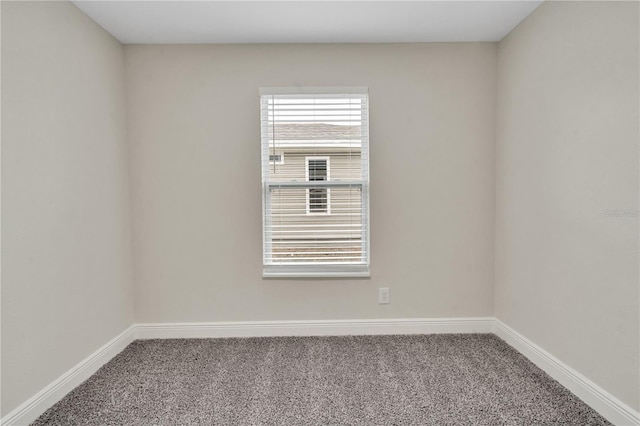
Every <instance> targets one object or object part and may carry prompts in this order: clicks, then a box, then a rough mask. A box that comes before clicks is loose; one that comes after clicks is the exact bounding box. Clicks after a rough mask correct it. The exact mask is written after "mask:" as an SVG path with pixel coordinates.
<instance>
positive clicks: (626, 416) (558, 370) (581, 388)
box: [493, 318, 640, 426]
mask: <svg viewBox="0 0 640 426" xmlns="http://www.w3.org/2000/svg"><path fill="white" fill-rule="evenodd" d="M493 333H494V334H496V335H497V336H498V337H500V338H501V339H502V340H504V341H505V342H507V343H508V344H509V345H510V346H512V347H513V348H515V349H516V350H517V351H518V352H520V353H521V354H523V355H524V356H525V357H527V358H528V359H529V360H530V361H531V362H533V363H534V364H535V365H537V366H538V367H540V368H541V369H542V370H544V371H545V372H546V373H547V374H548V375H549V376H551V377H553V378H554V379H555V380H557V381H558V382H559V383H560V384H561V385H562V386H564V387H565V388H567V389H569V390H570V391H571V392H573V394H575V395H576V396H577V397H578V398H580V399H581V400H582V401H584V402H585V403H586V404H587V405H589V406H590V407H591V408H593V409H594V410H596V411H597V412H598V413H600V414H601V415H602V416H603V417H604V418H606V419H607V420H609V421H610V422H611V423H613V424H614V425H620V426H628V425H629V426H640V413H638V412H637V411H635V410H634V409H632V408H631V407H629V406H628V405H626V404H624V403H623V402H622V401H620V400H619V399H617V398H616V397H614V396H613V395H611V394H610V393H609V392H607V391H605V390H604V389H602V388H601V387H600V386H598V385H596V384H595V383H594V382H592V381H591V380H589V379H587V378H586V377H585V376H583V375H582V374H580V373H578V372H577V371H576V370H574V369H573V368H571V367H569V366H568V365H566V364H565V363H563V362H562V361H560V360H559V359H558V358H556V357H554V356H553V355H551V354H550V353H549V352H547V351H545V350H544V349H542V348H541V347H540V346H538V345H536V344H535V343H533V342H532V341H531V340H529V339H527V338H526V337H524V336H523V335H522V334H520V333H518V332H517V331H515V330H514V329H513V328H511V327H509V326H508V325H506V324H505V323H503V322H502V321H500V320H499V319H497V318H496V319H495V321H494V329H493Z"/></svg>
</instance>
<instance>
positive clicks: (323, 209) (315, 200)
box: [306, 157, 331, 214]
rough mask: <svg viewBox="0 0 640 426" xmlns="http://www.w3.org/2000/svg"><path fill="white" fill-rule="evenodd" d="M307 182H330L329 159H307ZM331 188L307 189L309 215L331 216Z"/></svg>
mask: <svg viewBox="0 0 640 426" xmlns="http://www.w3.org/2000/svg"><path fill="white" fill-rule="evenodd" d="M306 164H307V167H306V169H307V182H323V181H327V180H329V157H307V158H306ZM329 191H331V190H330V189H329V188H307V214H331V207H330V200H329V196H330V193H329Z"/></svg>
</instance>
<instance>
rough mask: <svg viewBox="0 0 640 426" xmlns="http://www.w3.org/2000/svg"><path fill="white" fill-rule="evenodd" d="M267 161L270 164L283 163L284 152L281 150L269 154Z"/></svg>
mask: <svg viewBox="0 0 640 426" xmlns="http://www.w3.org/2000/svg"><path fill="white" fill-rule="evenodd" d="M269 162H270V163H271V164H284V154H283V153H281V152H278V153H276V154H269Z"/></svg>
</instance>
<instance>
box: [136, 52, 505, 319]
mask: <svg viewBox="0 0 640 426" xmlns="http://www.w3.org/2000/svg"><path fill="white" fill-rule="evenodd" d="M496 50H497V47H496V44H495V43H450V44H446V43H445V44H405V45H393V44H386V45H380V44H369V45H180V46H175V45H174V46H168V45H165V46H143V45H132V46H125V58H126V73H127V87H128V110H129V114H130V115H129V119H130V124H131V125H130V127H129V130H130V131H129V143H130V144H131V152H132V164H134V165H135V167H134V168H133V169H132V176H131V182H132V189H133V202H134V212H135V213H134V230H135V232H134V250H135V253H136V267H135V275H136V290H135V291H136V298H135V299H136V302H135V303H136V320H137V321H141V322H171V321H223V320H283V319H290V320H296V319H334V318H336V319H349V318H388V317H394V318H400V317H458V316H460V317H467V316H484V315H491V314H492V312H493V295H492V294H493V291H492V289H493V209H494V189H495V185H494V130H495V129H494V123H495V116H494V114H495V89H496V87H495V82H496ZM261 86H369V95H370V122H371V128H370V130H371V138H370V143H371V145H370V146H371V210H372V211H371V248H372V254H371V262H372V265H371V274H372V278H371V279H370V280H368V279H367V280H263V279H262V278H261V273H262V263H261V262H262V252H261V250H262V237H261V226H262V219H261V212H262V209H261V184H260V181H261V177H260V176H261V174H260V132H259V130H260V119H259V97H258V88H259V87H261ZM378 287H389V288H390V289H391V304H390V305H386V306H385V305H378V303H377V288H378Z"/></svg>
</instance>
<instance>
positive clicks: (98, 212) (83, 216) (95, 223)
mask: <svg viewBox="0 0 640 426" xmlns="http://www.w3.org/2000/svg"><path fill="white" fill-rule="evenodd" d="M123 71H124V70H123V52H122V46H121V45H120V44H119V43H118V42H117V41H115V40H114V39H113V38H112V37H111V36H109V35H108V34H107V33H106V32H104V31H103V30H102V29H100V28H99V27H98V26H97V25H96V24H95V23H94V22H93V21H91V20H90V19H89V18H88V17H87V16H85V15H84V14H83V13H82V12H80V11H79V10H78V9H76V7H75V6H73V5H71V4H70V3H67V2H43V3H38V2H4V1H3V2H2V266H3V268H2V415H6V414H7V413H8V412H9V411H11V410H12V409H14V408H15V407H16V406H17V405H19V404H20V403H22V402H24V401H25V400H26V399H27V398H30V397H31V396H33V395H34V394H35V393H36V392H38V391H40V390H41V389H42V388H44V387H45V386H46V385H48V384H49V383H51V382H52V381H53V380H55V379H56V378H58V377H59V376H60V375H61V374H63V373H64V372H65V371H67V370H68V369H69V368H71V367H73V366H75V365H76V364H77V363H78V362H80V361H81V360H82V359H84V358H85V357H86V356H88V355H89V354H91V353H92V352H93V351H95V350H96V349H98V348H99V347H100V346H102V345H103V344H105V343H106V342H107V341H109V340H110V339H112V338H113V337H115V336H116V335H117V334H118V333H120V332H122V331H123V330H124V329H125V328H126V327H128V326H129V325H130V324H131V323H132V321H133V293H132V266H131V263H132V260H131V246H130V243H131V235H130V203H129V190H128V183H127V179H128V172H127V163H126V145H125V136H126V129H125V117H124V114H125V110H124V106H125V101H124V78H123V76H124V73H123Z"/></svg>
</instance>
